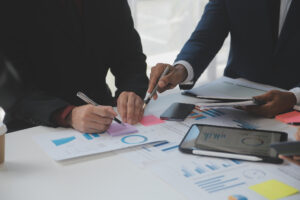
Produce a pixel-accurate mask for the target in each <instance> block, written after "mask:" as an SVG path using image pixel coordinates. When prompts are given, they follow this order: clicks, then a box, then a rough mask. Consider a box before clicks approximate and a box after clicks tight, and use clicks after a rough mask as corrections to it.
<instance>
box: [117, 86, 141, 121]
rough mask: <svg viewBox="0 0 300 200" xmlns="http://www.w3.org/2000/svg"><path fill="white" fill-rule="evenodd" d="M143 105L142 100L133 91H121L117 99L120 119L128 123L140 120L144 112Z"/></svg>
mask: <svg viewBox="0 0 300 200" xmlns="http://www.w3.org/2000/svg"><path fill="white" fill-rule="evenodd" d="M143 105H144V101H143V100H142V99H141V97H140V96H138V95H136V94H135V93H134V92H122V93H121V94H120V96H119V97H118V101H117V106H118V112H119V114H120V115H121V118H122V121H123V122H125V123H129V124H136V123H138V122H139V121H141V119H142V117H143V114H144V110H143Z"/></svg>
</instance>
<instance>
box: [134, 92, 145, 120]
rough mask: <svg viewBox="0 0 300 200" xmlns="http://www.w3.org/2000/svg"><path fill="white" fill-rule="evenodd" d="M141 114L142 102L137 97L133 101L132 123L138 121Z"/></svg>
mask: <svg viewBox="0 0 300 200" xmlns="http://www.w3.org/2000/svg"><path fill="white" fill-rule="evenodd" d="M142 115H143V104H142V102H141V99H140V98H138V99H136V101H135V111H134V118H133V124H136V123H138V122H139V121H140V119H141V116H142Z"/></svg>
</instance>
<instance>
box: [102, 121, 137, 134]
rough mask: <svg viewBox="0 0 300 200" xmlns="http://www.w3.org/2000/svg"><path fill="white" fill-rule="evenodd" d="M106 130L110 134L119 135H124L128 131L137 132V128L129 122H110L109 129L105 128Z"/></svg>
mask: <svg viewBox="0 0 300 200" xmlns="http://www.w3.org/2000/svg"><path fill="white" fill-rule="evenodd" d="M107 132H108V133H109V134H110V135H111V136H119V135H126V134H129V133H136V132H138V130H137V129H136V128H135V127H134V126H131V125H130V124H126V123H124V125H122V124H118V123H112V124H111V125H110V127H109V129H108V130H107Z"/></svg>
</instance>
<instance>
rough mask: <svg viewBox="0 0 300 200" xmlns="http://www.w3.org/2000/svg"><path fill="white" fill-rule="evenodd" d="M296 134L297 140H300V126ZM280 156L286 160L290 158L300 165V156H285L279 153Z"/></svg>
mask: <svg viewBox="0 0 300 200" xmlns="http://www.w3.org/2000/svg"><path fill="white" fill-rule="evenodd" d="M295 136H296V140H298V141H300V128H298V131H297V133H296V134H295ZM279 158H281V159H284V160H288V161H290V162H292V163H295V164H296V165H299V166H300V156H283V155H279Z"/></svg>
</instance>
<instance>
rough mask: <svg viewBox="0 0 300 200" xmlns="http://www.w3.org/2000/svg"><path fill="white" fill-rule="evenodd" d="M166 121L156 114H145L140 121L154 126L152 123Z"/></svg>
mask: <svg viewBox="0 0 300 200" xmlns="http://www.w3.org/2000/svg"><path fill="white" fill-rule="evenodd" d="M164 122H165V121H164V120H161V119H159V118H157V117H155V116H154V115H148V116H144V117H143V119H142V120H141V122H140V123H141V124H143V125H144V126H152V125H155V124H161V123H164Z"/></svg>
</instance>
